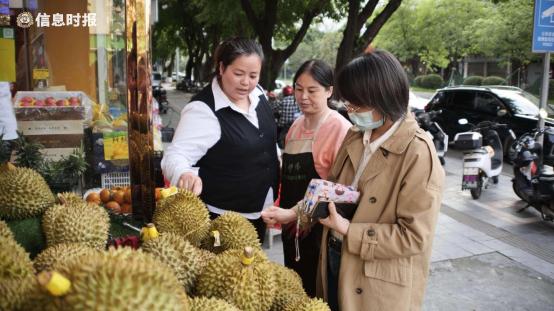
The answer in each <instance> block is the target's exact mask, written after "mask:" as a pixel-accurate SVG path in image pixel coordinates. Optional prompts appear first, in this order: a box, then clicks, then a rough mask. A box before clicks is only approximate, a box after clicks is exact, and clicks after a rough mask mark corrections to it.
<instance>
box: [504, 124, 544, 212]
mask: <svg viewBox="0 0 554 311" xmlns="http://www.w3.org/2000/svg"><path fill="white" fill-rule="evenodd" d="M546 131H547V132H548V131H549V130H548V128H547V129H546ZM544 133H545V130H542V131H539V130H535V131H533V132H531V133H526V134H523V135H522V136H521V137H520V138H519V139H518V140H516V141H515V142H514V145H513V147H512V148H513V150H514V151H515V153H514V154H513V155H512V158H511V160H512V161H513V163H514V178H513V179H512V188H513V189H514V192H515V193H516V195H517V196H518V197H520V198H521V199H522V200H523V201H525V202H527V205H526V206H525V207H523V208H522V209H520V210H519V211H518V213H520V212H522V211H524V210H526V209H527V208H528V207H529V206H532V207H533V208H535V209H536V210H537V211H539V212H540V213H541V217H542V219H543V220H548V221H554V168H553V167H552V166H550V165H546V164H541V161H540V159H539V155H540V154H541V152H543V146H542V144H540V143H538V142H536V140H537V136H539V135H540V134H544ZM545 135H548V134H545ZM547 157H548V156H547ZM549 162H550V161H548V159H545V161H544V162H543V163H549Z"/></svg>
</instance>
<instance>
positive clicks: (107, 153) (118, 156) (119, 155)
mask: <svg viewBox="0 0 554 311" xmlns="http://www.w3.org/2000/svg"><path fill="white" fill-rule="evenodd" d="M128 158H129V146H128V144H127V132H125V131H115V132H110V133H104V159H105V160H124V159H128Z"/></svg>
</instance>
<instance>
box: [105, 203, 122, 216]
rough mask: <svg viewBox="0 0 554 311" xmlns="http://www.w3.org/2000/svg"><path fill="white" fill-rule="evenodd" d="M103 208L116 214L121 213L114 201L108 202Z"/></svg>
mask: <svg viewBox="0 0 554 311" xmlns="http://www.w3.org/2000/svg"><path fill="white" fill-rule="evenodd" d="M104 206H105V207H106V208H107V209H109V210H111V211H112V212H114V213H116V214H119V213H120V212H121V206H120V205H119V203H117V202H116V201H110V202H108V203H106V204H105V205H104Z"/></svg>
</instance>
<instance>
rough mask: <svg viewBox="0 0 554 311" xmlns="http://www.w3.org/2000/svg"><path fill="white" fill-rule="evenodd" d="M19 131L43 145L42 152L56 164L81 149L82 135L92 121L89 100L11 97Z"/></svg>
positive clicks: (65, 95) (80, 96) (71, 95)
mask: <svg viewBox="0 0 554 311" xmlns="http://www.w3.org/2000/svg"><path fill="white" fill-rule="evenodd" d="M14 111H15V116H16V119H17V126H18V129H19V130H20V131H21V132H22V133H23V134H24V135H25V136H26V137H27V138H29V139H30V140H32V141H35V142H37V143H40V144H42V145H43V147H44V149H42V150H41V152H42V153H43V154H44V156H45V157H46V158H48V159H53V160H57V159H59V158H60V157H61V156H68V155H70V154H71V153H72V152H73V150H74V149H75V148H81V146H82V140H83V131H84V129H85V128H86V127H88V126H89V123H90V121H91V120H92V109H91V102H90V100H89V98H88V97H87V96H86V95H85V94H84V93H83V92H61V91H57V92H25V91H20V92H17V94H16V95H15V97H14Z"/></svg>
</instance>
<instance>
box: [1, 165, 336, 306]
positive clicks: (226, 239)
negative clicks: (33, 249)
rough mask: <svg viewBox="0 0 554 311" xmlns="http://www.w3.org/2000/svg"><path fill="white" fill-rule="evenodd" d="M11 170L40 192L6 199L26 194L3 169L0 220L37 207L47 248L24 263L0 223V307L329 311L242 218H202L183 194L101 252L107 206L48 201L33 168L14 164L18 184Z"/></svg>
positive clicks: (201, 210) (71, 199)
mask: <svg viewBox="0 0 554 311" xmlns="http://www.w3.org/2000/svg"><path fill="white" fill-rule="evenodd" d="M13 169H14V168H9V170H7V172H9V174H10V175H9V176H10V178H11V179H12V181H14V180H18V181H21V185H24V186H30V185H31V184H32V185H33V187H34V188H32V189H35V190H36V189H40V190H41V191H42V194H41V195H35V194H33V195H30V194H28V198H27V199H26V200H28V201H29V203H30V204H19V205H18V204H13V203H12V202H14V201H13V199H12V198H10V196H18V195H21V193H26V192H25V191H20V190H12V192H13V193H11V194H6V192H5V191H3V188H2V187H4V186H5V184H4V183H5V182H6V179H3V178H5V176H2V174H5V172H6V171H3V173H0V213H1V214H0V217H2V218H4V219H11V218H12V217H26V216H27V215H41V214H42V216H41V217H42V227H43V231H44V234H45V236H46V240H47V246H48V247H47V248H46V249H45V250H43V251H42V252H41V253H40V254H39V255H38V256H37V257H36V258H35V259H34V261H31V259H30V258H29V254H28V253H26V252H25V250H24V249H23V248H22V247H20V246H19V245H18V244H17V242H16V241H15V240H14V238H13V235H12V233H11V231H10V229H9V227H8V226H7V225H6V224H5V223H3V222H2V221H0V297H3V298H2V299H0V310H116V311H118V310H184V311H187V310H193V311H196V310H198V311H200V310H210V311H219V310H228V311H233V310H244V311H269V310H305V311H309V310H313V311H319V310H329V308H328V306H327V305H326V304H325V303H324V302H322V301H321V300H315V299H311V298H309V297H308V296H307V295H306V293H305V292H304V290H303V288H302V283H301V280H300V278H299V277H298V275H297V274H296V273H295V272H294V271H292V270H290V269H288V268H285V267H283V266H281V265H278V264H275V263H272V262H270V261H269V260H268V258H267V256H266V255H265V254H264V253H263V251H262V248H261V244H260V241H259V240H258V238H257V234H256V230H255V228H254V227H253V226H252V224H251V223H250V222H249V221H248V220H246V219H245V218H243V217H242V216H241V215H240V214H237V213H226V214H223V215H221V216H220V217H218V218H216V219H215V220H213V221H210V217H209V212H208V210H207V208H206V205H205V204H204V203H203V202H202V201H201V200H200V199H199V198H198V197H197V196H195V195H194V194H192V193H191V192H188V191H185V190H178V191H172V192H175V193H174V194H173V195H169V196H165V198H164V199H162V200H161V201H160V202H159V203H158V206H157V208H156V210H155V213H154V217H153V224H149V225H148V226H146V227H144V228H143V229H142V230H141V240H142V245H141V247H140V249H138V250H134V249H131V248H128V247H120V248H117V249H116V248H109V249H107V250H106V244H107V239H108V231H109V217H108V215H107V212H106V210H104V209H103V208H101V207H99V206H97V205H94V204H87V203H86V202H84V201H83V200H82V199H80V198H79V197H76V196H75V195H72V194H69V193H64V194H60V195H58V200H57V201H56V199H55V198H54V195H52V194H51V192H48V191H49V190H48V189H47V187H46V188H44V187H42V186H41V183H40V182H38V181H37V180H40V178H39V177H40V175H39V176H38V177H37V176H35V175H34V174H33V173H32V172H29V171H27V170H21V171H19V174H24V175H25V176H26V178H29V176H31V178H34V179H35V181H34V182H33V183H29V182H22V180H23V179H24V178H19V179H18V178H16V177H15V175H17V174H16V172H13ZM15 170H16V171H17V170H20V169H17V168H16V169H15ZM3 182H4V183H3ZM12 186H13V185H12ZM41 187H42V188H41ZM14 189H15V188H14ZM46 190H48V191H46ZM18 191H19V192H18ZM44 193H46V194H44ZM2 195H3V196H4V197H2ZM6 202H7V203H6ZM4 297H6V298H4Z"/></svg>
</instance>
